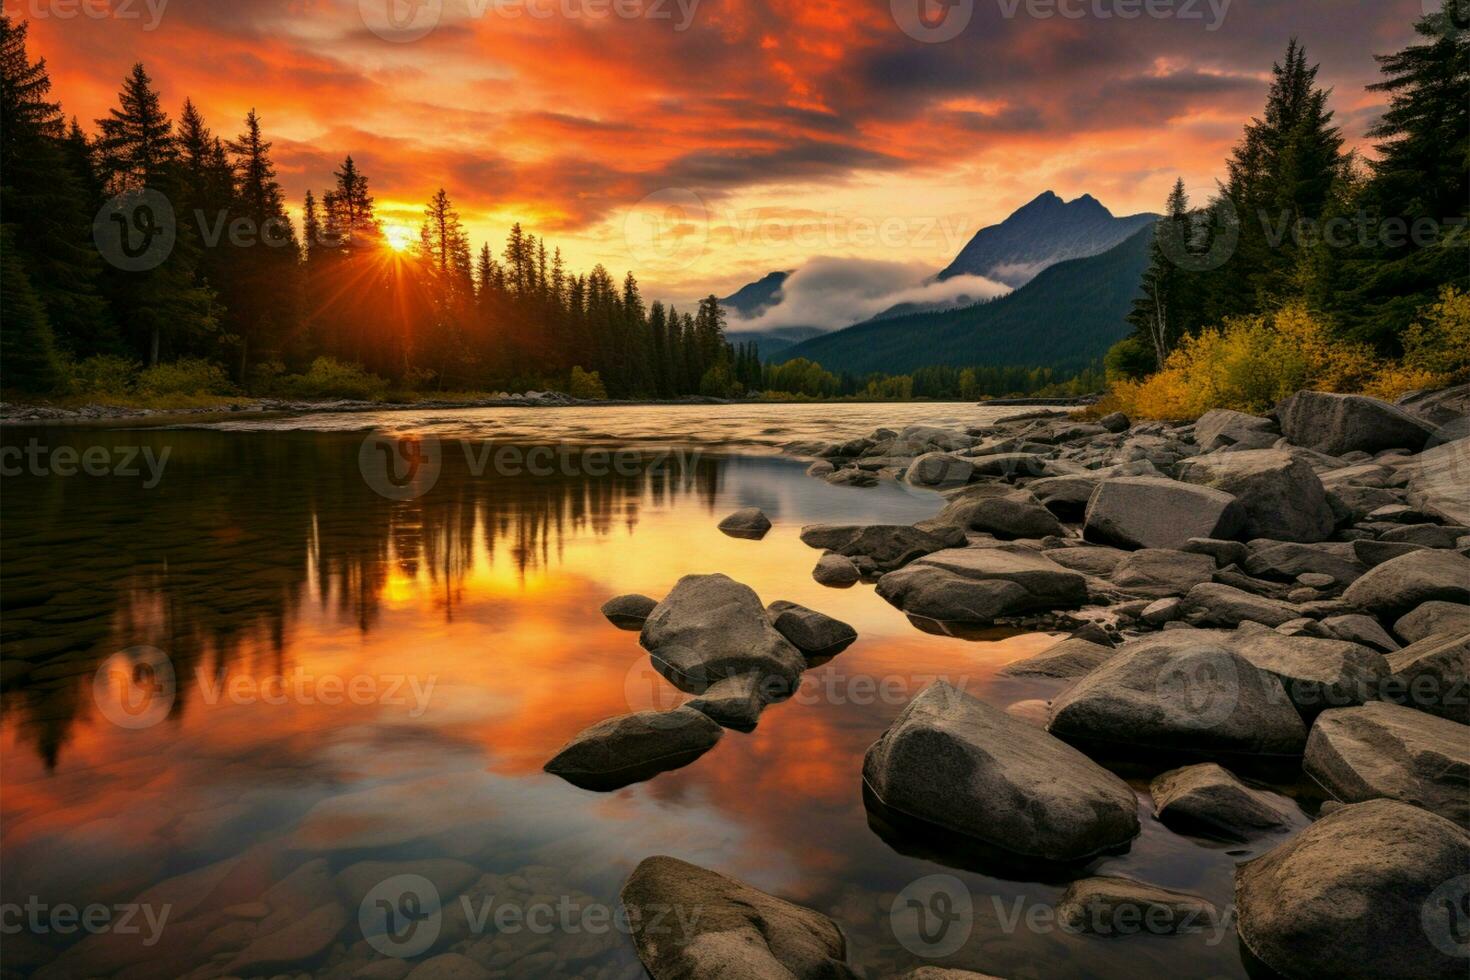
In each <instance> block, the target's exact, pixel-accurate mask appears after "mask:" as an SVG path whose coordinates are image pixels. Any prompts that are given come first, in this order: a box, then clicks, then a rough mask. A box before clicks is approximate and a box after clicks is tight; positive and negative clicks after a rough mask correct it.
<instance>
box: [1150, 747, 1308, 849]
mask: <svg viewBox="0 0 1470 980" xmlns="http://www.w3.org/2000/svg"><path fill="white" fill-rule="evenodd" d="M1148 790H1149V793H1150V794H1151V795H1152V796H1153V798H1154V816H1156V817H1158V818H1159V820H1160V821H1161V822H1163V823H1164V824H1165V825H1166V826H1169V827H1172V828H1174V829H1176V830H1181V831H1184V832H1186V833H1194V834H1199V835H1202V836H1206V837H1215V838H1219V839H1223V840H1235V841H1245V840H1249V839H1250V838H1251V837H1252V836H1254V835H1256V834H1259V833H1262V832H1264V831H1270V830H1278V829H1280V828H1282V827H1286V826H1288V824H1289V820H1288V818H1287V815H1286V814H1285V813H1283V812H1282V811H1281V810H1280V809H1279V808H1278V807H1277V805H1276V804H1275V803H1273V802H1272V801H1271V800H1270V799H1269V798H1268V797H1267V796H1266V795H1265V794H1264V793H1260V792H1258V791H1256V790H1253V789H1251V788H1250V787H1249V786H1247V785H1245V783H1242V782H1241V781H1240V780H1239V779H1236V778H1235V776H1233V775H1232V774H1231V773H1229V772H1228V771H1226V770H1225V769H1223V768H1221V767H1220V766H1217V765H1215V764H1214V763H1213V762H1209V763H1203V764H1201V765H1196V766H1186V767H1184V768H1183V769H1173V770H1170V771H1169V772H1166V773H1162V774H1160V775H1158V776H1155V777H1154V780H1153V782H1151V783H1150V784H1149V787H1148Z"/></svg>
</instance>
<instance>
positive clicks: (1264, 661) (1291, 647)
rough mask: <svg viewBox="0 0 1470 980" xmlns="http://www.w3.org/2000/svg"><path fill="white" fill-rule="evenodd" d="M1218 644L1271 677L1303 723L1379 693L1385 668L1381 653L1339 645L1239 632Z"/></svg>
mask: <svg viewBox="0 0 1470 980" xmlns="http://www.w3.org/2000/svg"><path fill="white" fill-rule="evenodd" d="M1219 640H1220V642H1222V643H1224V644H1225V645H1226V646H1228V647H1229V648H1230V649H1231V650H1233V651H1235V652H1236V653H1238V654H1240V655H1241V656H1242V657H1244V658H1245V659H1246V660H1247V661H1249V662H1250V663H1251V664H1252V665H1253V666H1254V667H1256V668H1258V669H1260V670H1264V671H1267V672H1269V673H1271V674H1273V675H1275V676H1276V678H1277V679H1278V680H1279V681H1281V684H1282V686H1283V687H1284V688H1285V690H1286V693H1287V696H1288V697H1290V698H1291V700H1292V703H1293V704H1295V705H1296V707H1297V710H1298V711H1300V712H1301V713H1302V715H1303V717H1305V718H1308V719H1310V718H1312V717H1314V716H1316V715H1317V714H1318V713H1320V712H1322V711H1324V710H1326V709H1328V708H1342V707H1347V706H1349V705H1356V704H1362V703H1363V702H1364V701H1367V700H1372V699H1374V698H1377V697H1378V696H1379V695H1380V693H1381V692H1382V691H1383V690H1384V689H1385V685H1386V682H1387V680H1388V677H1389V674H1390V672H1391V668H1390V667H1389V664H1388V661H1387V660H1385V659H1384V657H1383V655H1382V654H1381V653H1378V652H1377V651H1376V650H1370V649H1369V648H1368V647H1365V646H1360V645H1359V644H1356V643H1348V642H1345V641H1343V640H1334V639H1323V638H1320V637H1316V636H1312V635H1301V634H1298V635H1295V636H1292V635H1285V634H1282V633H1280V632H1276V631H1273V630H1251V631H1246V630H1239V631H1236V632H1234V633H1224V634H1221V635H1220V636H1219Z"/></svg>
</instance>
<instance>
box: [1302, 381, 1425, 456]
mask: <svg viewBox="0 0 1470 980" xmlns="http://www.w3.org/2000/svg"><path fill="white" fill-rule="evenodd" d="M1276 414H1277V417H1278V418H1280V420H1281V431H1282V432H1283V433H1284V434H1285V435H1286V438H1287V441H1289V442H1291V443H1292V444H1293V445H1297V446H1305V447H1306V448H1308V449H1315V450H1316V451H1317V452H1319V453H1326V454H1327V455H1329V456H1341V455H1343V454H1344V453H1350V452H1353V451H1354V450H1362V451H1363V452H1367V453H1377V452H1380V451H1382V450H1384V449H1408V450H1410V451H1412V452H1416V453H1417V452H1419V451H1420V450H1421V449H1423V448H1424V446H1425V444H1426V443H1428V442H1429V439H1430V436H1432V435H1433V434H1434V430H1433V428H1432V427H1430V426H1429V425H1427V424H1426V423H1424V422H1422V421H1420V420H1419V419H1416V418H1414V417H1413V416H1411V415H1409V414H1408V413H1406V412H1404V411H1403V410H1402V409H1399V408H1395V407H1394V406H1393V405H1390V404H1389V403H1388V402H1383V401H1379V400H1378V399H1376V398H1369V397H1367V396H1365V395H1335V394H1329V393H1327V392H1323V391H1299V392H1297V393H1296V394H1295V395H1292V396H1291V397H1290V398H1288V399H1286V401H1284V402H1282V403H1281V404H1280V405H1279V406H1277V409H1276Z"/></svg>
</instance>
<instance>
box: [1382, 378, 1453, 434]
mask: <svg viewBox="0 0 1470 980" xmlns="http://www.w3.org/2000/svg"><path fill="white" fill-rule="evenodd" d="M1394 404H1395V405H1397V406H1398V407H1399V408H1402V409H1403V410H1404V411H1406V412H1408V413H1409V414H1410V415H1412V416H1414V417H1415V418H1420V419H1423V420H1424V421H1425V422H1428V423H1429V424H1430V425H1451V424H1453V423H1456V422H1462V421H1464V420H1465V419H1466V418H1470V384H1464V385H1457V386H1455V387H1453V388H1440V389H1438V390H1433V391H1411V392H1409V393H1408V394H1407V395H1404V396H1402V397H1401V398H1399V399H1398V401H1396V402H1394Z"/></svg>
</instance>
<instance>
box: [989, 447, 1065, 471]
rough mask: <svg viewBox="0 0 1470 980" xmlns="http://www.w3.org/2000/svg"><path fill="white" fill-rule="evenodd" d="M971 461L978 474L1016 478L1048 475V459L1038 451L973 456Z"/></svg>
mask: <svg viewBox="0 0 1470 980" xmlns="http://www.w3.org/2000/svg"><path fill="white" fill-rule="evenodd" d="M1048 448H1050V447H1048ZM970 462H971V463H972V464H973V465H974V467H975V475H976V476H989V477H1006V478H1014V477H1018V476H1046V475H1047V474H1046V460H1045V459H1043V458H1042V457H1041V456H1039V455H1037V454H1036V453H993V454H991V455H989V456H972V457H970Z"/></svg>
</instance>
